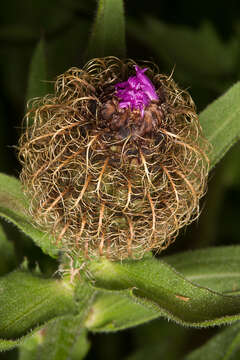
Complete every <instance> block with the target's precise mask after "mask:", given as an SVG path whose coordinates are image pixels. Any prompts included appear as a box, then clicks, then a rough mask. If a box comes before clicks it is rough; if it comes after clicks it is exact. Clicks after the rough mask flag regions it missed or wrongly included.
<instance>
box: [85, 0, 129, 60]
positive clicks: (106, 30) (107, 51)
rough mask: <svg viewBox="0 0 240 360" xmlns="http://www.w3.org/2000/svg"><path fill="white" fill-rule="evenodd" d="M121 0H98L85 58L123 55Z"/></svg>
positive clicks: (123, 34) (123, 24)
mask: <svg viewBox="0 0 240 360" xmlns="http://www.w3.org/2000/svg"><path fill="white" fill-rule="evenodd" d="M125 52H126V51H125V22H124V8H123V0H99V1H98V8H97V15H96V18H95V21H94V25H93V30H92V33H91V36H90V39H89V45H88V50H87V60H89V59H92V58H94V57H103V56H110V55H111V56H118V57H124V56H125Z"/></svg>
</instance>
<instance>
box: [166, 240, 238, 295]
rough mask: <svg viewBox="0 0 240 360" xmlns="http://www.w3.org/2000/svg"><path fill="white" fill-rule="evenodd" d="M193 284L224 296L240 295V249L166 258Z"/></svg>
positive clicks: (214, 250)
mask: <svg viewBox="0 0 240 360" xmlns="http://www.w3.org/2000/svg"><path fill="white" fill-rule="evenodd" d="M163 259H164V261H165V262H167V263H168V264H169V265H171V266H173V267H174V268H175V269H176V270H177V271H178V272H179V273H181V274H182V275H183V276H185V277H186V278H187V279H188V280H190V281H191V282H194V283H196V284H198V285H200V286H204V287H207V288H210V289H211V290H214V291H217V292H221V293H225V294H226V293H231V294H234V293H239V292H240V283H239V279H240V246H219V247H212V248H207V249H202V250H195V251H187V252H183V253H180V254H177V255H172V256H167V257H164V258H163Z"/></svg>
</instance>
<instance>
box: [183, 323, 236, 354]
mask: <svg viewBox="0 0 240 360" xmlns="http://www.w3.org/2000/svg"><path fill="white" fill-rule="evenodd" d="M239 351H240V323H239V322H238V323H237V324H235V325H233V326H231V327H228V328H227V329H224V330H222V331H221V332H220V333H219V334H217V335H216V336H214V337H213V338H212V339H210V340H209V341H208V342H207V343H206V344H205V345H203V346H201V347H200V348H199V349H196V350H195V351H193V352H192V353H191V354H189V355H188V356H186V357H185V358H184V359H185V360H219V359H221V360H238V359H239Z"/></svg>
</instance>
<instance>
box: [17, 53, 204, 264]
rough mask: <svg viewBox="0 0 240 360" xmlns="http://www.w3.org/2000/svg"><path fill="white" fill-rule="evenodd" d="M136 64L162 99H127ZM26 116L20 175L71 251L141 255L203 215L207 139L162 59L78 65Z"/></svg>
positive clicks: (36, 211) (59, 241)
mask: <svg viewBox="0 0 240 360" xmlns="http://www.w3.org/2000/svg"><path fill="white" fill-rule="evenodd" d="M139 66H144V68H146V67H147V69H144V70H141V67H139ZM137 71H138V74H140V75H141V74H143V72H145V74H144V76H145V77H146V79H149V81H148V85H147V86H148V88H150V90H151V91H152V94H153V97H154V98H153V100H151V97H150V98H149V99H150V100H149V101H147V100H146V99H147V98H146V97H145V95H144V93H143V94H140V93H139V94H140V95H141V96H142V98H145V100H146V101H145V100H144V101H145V102H144V104H143V105H144V106H143V105H142V104H140V105H141V106H140V105H139V106H138V107H134V106H132V107H131V106H130V105H131V104H130V103H129V104H130V105H129V106H126V105H124V106H123V105H122V103H123V101H125V98H122V99H121V98H120V95H119V94H121V92H119V91H122V94H126V91H128V90H126V88H125V90H124V89H123V87H124V86H125V85H122V83H123V84H124V82H125V84H127V83H128V82H127V81H128V79H129V78H130V77H131V76H132V77H134V76H135V74H136V72H137ZM138 74H137V76H140V75H138ZM137 76H135V78H136V79H137ZM130 79H132V78H130ZM146 79H145V80H146ZM145 80H144V79H143V81H145ZM135 82H136V81H135ZM134 84H135V83H134ZM126 86H127V85H126ZM134 86H135V85H134ZM136 89H137V91H135V90H136ZM141 89H142V91H143V92H144V87H142V88H141V86H140V85H138V83H136V86H135V90H134V91H135V94H138V90H139V91H140V90H141ZM130 90H131V89H130ZM130 90H129V91H130ZM124 91H125V92H124ZM129 94H130V93H129V92H128V93H127V95H124V96H125V97H126V99H128V98H127V96H128V95H129ZM131 94H133V93H131ZM122 96H123V95H122ZM134 96H135V95H134ZM136 96H137V95H136ZM139 99H140V97H139ZM130 100H131V97H130ZM130 100H129V101H130ZM121 101H122V103H121ZM136 103H137V104H138V103H139V102H136ZM124 104H126V101H125V102H124ZM25 121H26V124H27V125H26V129H25V132H24V134H23V135H22V137H21V139H20V145H19V150H20V151H19V158H20V161H21V163H22V172H21V176H20V178H21V181H22V183H23V188H24V191H25V193H26V195H27V196H28V198H29V199H30V212H31V215H32V217H33V219H34V222H35V223H36V224H37V225H39V226H40V227H41V228H42V229H44V230H46V231H47V232H49V233H51V234H53V235H54V238H55V240H54V241H55V244H56V246H58V247H59V248H60V249H62V250H63V251H66V252H70V253H75V254H79V256H85V257H87V258H91V257H96V256H101V255H105V256H106V257H108V258H109V259H111V260H120V259H124V258H128V257H131V258H141V257H142V256H143V254H144V253H145V252H147V251H150V250H151V249H156V250H162V249H165V248H166V247H167V246H168V245H169V244H170V243H171V242H172V241H173V240H174V239H175V237H176V236H177V234H178V231H179V229H180V228H181V227H183V226H184V225H186V224H189V223H190V222H191V221H192V220H194V219H195V218H196V217H197V216H198V213H199V199H200V198H201V197H202V196H203V194H204V191H205V186H206V177H207V173H208V158H207V156H206V155H205V153H206V151H207V149H208V144H207V142H206V140H205V139H204V138H203V136H202V133H201V128H200V125H199V121H198V117H197V115H196V112H195V106H194V103H193V101H192V99H191V97H190V95H189V94H188V93H187V92H186V91H182V90H180V89H179V88H178V87H177V85H176V84H175V82H174V81H173V80H172V78H171V76H170V77H168V76H166V75H162V74H159V73H158V69H157V67H156V66H155V65H153V64H151V63H143V64H142V65H141V64H140V65H139V64H138V66H137V65H136V63H135V62H134V61H132V60H127V61H125V62H122V61H120V60H119V59H117V58H115V57H107V58H101V59H93V60H91V61H90V62H88V63H87V64H86V66H85V67H84V68H83V69H77V68H72V69H70V70H69V71H67V72H66V73H64V74H63V75H61V76H59V77H58V78H57V81H56V83H55V93H54V94H53V95H47V96H46V97H44V98H41V99H40V98H39V99H34V100H33V101H32V102H31V103H29V111H28V113H27V115H26V119H25Z"/></svg>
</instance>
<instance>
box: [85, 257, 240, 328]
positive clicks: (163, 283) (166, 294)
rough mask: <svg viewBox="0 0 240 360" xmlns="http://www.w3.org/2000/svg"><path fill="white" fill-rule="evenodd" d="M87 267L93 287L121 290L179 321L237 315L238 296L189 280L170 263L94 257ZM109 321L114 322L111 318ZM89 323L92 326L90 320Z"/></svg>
mask: <svg viewBox="0 0 240 360" xmlns="http://www.w3.org/2000/svg"><path fill="white" fill-rule="evenodd" d="M89 269H90V271H91V274H92V276H93V278H94V286H95V287H97V288H100V289H105V290H111V291H119V290H125V295H126V296H128V297H129V299H132V301H135V302H138V303H140V304H142V305H143V306H145V307H146V308H148V309H151V310H153V311H155V313H156V315H157V314H158V316H164V317H166V318H168V319H172V320H174V321H176V322H178V323H180V324H184V325H188V326H195V327H205V326H211V325H220V324H224V323H229V322H233V321H236V320H238V319H240V297H239V296H229V295H226V294H222V293H217V292H215V291H212V290H210V289H207V288H204V287H202V286H199V285H196V284H193V283H192V282H190V281H189V280H187V279H186V278H185V277H184V276H183V275H181V274H179V273H177V272H176V271H175V270H174V269H173V268H172V267H171V266H169V265H168V264H166V263H164V262H162V261H158V260H156V259H154V258H153V259H150V258H147V259H144V260H141V261H125V262H123V263H121V264H120V263H117V262H109V261H107V260H102V261H96V262H91V263H90V264H89ZM109 323H110V321H109V319H108V324H109ZM108 324H107V325H108ZM112 324H114V325H115V326H116V324H115V322H114V318H113V319H112ZM101 325H102V330H110V329H109V327H108V326H106V323H104V320H102V324H101ZM91 326H92V329H94V321H92V323H91ZM121 327H123V326H122V324H121ZM99 328H100V324H99V318H98V329H99Z"/></svg>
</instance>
